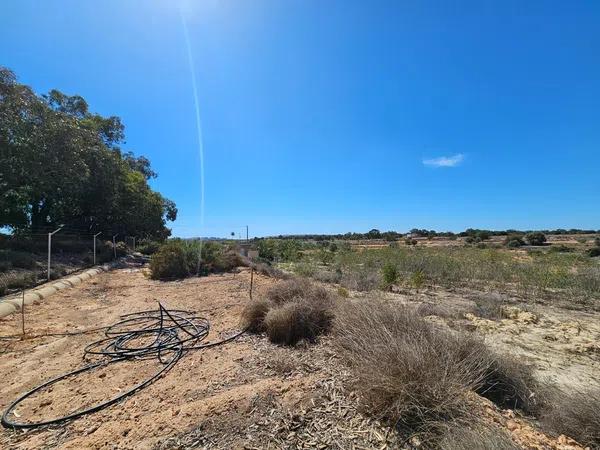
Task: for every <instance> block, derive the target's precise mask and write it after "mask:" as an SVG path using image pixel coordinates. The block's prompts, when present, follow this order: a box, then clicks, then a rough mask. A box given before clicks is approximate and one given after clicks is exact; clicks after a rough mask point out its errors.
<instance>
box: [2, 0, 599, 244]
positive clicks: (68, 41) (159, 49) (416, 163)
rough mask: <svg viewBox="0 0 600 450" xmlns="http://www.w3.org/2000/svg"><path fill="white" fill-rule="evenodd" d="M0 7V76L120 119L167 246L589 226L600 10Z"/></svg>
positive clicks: (21, 1) (540, 5)
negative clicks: (157, 201)
mask: <svg viewBox="0 0 600 450" xmlns="http://www.w3.org/2000/svg"><path fill="white" fill-rule="evenodd" d="M182 8H183V11H184V15H185V17H186V21H187V24H188V28H189V36H190V43H191V48H192V54H193V58H194V67H193V70H194V73H195V75H196V78H197V86H198V101H199V105H200V115H201V120H202V134H203V142H204V151H205V188H206V207H205V212H206V215H205V222H204V226H203V227H201V226H200V220H199V219H200V169H199V156H198V146H197V140H196V139H197V138H196V128H195V126H196V125H195V113H194V99H193V92H192V84H191V77H190V69H189V66H188V59H187V53H186V47H185V38H184V32H183V27H182V22H181V18H180V13H179V8H178V6H177V2H176V1H166V0H163V1H158V0H154V1H151V0H149V1H141V0H140V1H132V0H129V1H122V0H112V1H109V0H106V1H102V2H91V1H89V2H82V1H58V0H57V1H44V2H41V1H34V0H3V2H2V7H1V9H0V23H1V24H2V25H1V26H0V64H2V65H5V66H8V67H9V68H11V69H13V70H14V71H15V72H16V73H17V75H18V76H19V78H20V80H21V81H22V82H24V83H26V84H29V85H31V86H32V87H33V88H34V89H35V90H36V91H37V92H46V91H48V90H50V89H52V88H58V89H60V90H62V91H63V92H65V93H68V94H80V95H82V96H83V97H85V98H86V99H87V101H88V103H89V104H90V106H91V109H92V110H95V111H97V112H99V113H101V114H105V115H112V114H115V115H118V116H120V117H122V119H123V121H124V123H125V125H126V134H127V144H126V145H125V146H124V148H125V149H128V150H133V151H135V152H136V153H138V154H144V155H146V156H147V157H149V158H150V159H151V161H152V164H153V166H154V168H155V170H156V171H157V172H158V173H159V177H158V179H156V180H155V181H153V185H154V187H155V188H156V189H158V190H160V191H161V192H162V193H163V194H164V195H166V196H167V197H169V198H171V199H173V200H174V201H175V202H176V203H177V205H178V207H179V219H178V220H177V222H176V223H175V224H173V232H174V234H175V235H179V236H196V235H199V234H202V235H213V236H224V235H227V234H229V232H231V231H235V232H236V233H239V232H242V231H243V230H244V228H243V227H244V226H245V225H246V224H247V225H249V226H250V235H251V236H255V235H256V236H261V235H270V234H289V233H333V232H347V231H367V230H369V229H371V228H374V227H375V228H379V229H382V230H388V229H394V230H398V231H402V230H407V229H410V228H413V227H418V228H428V229H436V230H455V231H456V230H462V229H464V228H467V227H474V228H493V229H503V228H526V229H531V228H554V227H564V228H571V227H578V228H595V229H598V228H600V208H598V199H599V194H600V176H599V173H600V172H599V169H600V158H599V150H600V122H599V111H600V108H599V106H600V58H599V57H598V55H600V27H599V26H598V24H599V23H600V3H599V2H583V1H581V2H580V1H575V2H564V1H539V2H537V1H527V2H523V1H496V2H490V1H462V2H460V1H459V2H449V1H406V2H405V1H390V2H384V1H374V2H367V1H362V2H355V1H349V0H344V1H334V0H327V1H317V0H269V1H263V0H252V1H250V0H244V1H242V0H239V1H211V0H205V1H202V2H200V1H198V2H187V3H184V4H183V7H182Z"/></svg>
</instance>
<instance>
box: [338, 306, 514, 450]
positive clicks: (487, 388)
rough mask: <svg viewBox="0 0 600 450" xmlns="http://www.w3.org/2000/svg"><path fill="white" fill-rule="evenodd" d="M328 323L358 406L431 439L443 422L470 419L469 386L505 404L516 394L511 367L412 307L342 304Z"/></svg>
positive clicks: (474, 340)
mask: <svg viewBox="0 0 600 450" xmlns="http://www.w3.org/2000/svg"><path fill="white" fill-rule="evenodd" d="M334 329H335V333H334V336H335V339H334V343H335V345H336V347H337V348H338V350H339V353H340V355H341V356H342V357H343V360H344V361H345V362H346V364H347V365H348V366H349V368H350V369H351V372H352V374H353V375H354V377H353V379H354V380H355V381H354V383H353V385H352V388H353V389H354V390H355V391H356V392H357V394H358V396H359V399H360V401H361V405H362V407H363V409H364V410H365V412H366V413H369V414H371V415H374V416H376V417H378V418H380V419H387V420H388V421H389V422H390V423H392V424H394V425H395V426H396V427H397V428H398V429H399V430H400V431H405V432H410V433H421V434H423V436H425V437H426V439H433V440H434V439H436V438H439V436H440V435H442V434H443V432H444V430H446V429H447V427H448V424H449V423H456V424H460V423H466V422H468V421H472V420H473V416H472V414H473V405H472V402H471V400H470V399H472V394H470V392H472V391H475V392H478V393H480V394H481V395H484V396H486V397H488V396H491V395H492V394H493V396H492V397H494V396H497V397H498V398H499V399H501V401H502V403H505V402H506V401H507V399H508V400H513V398H518V399H521V392H522V387H521V384H523V385H525V384H526V382H525V381H523V382H521V380H510V379H509V375H510V374H515V376H516V375H518V373H517V371H516V370H515V371H513V370H512V369H505V368H504V364H505V362H504V360H503V359H500V358H498V357H497V356H496V355H495V354H494V353H493V352H492V351H491V350H490V349H489V348H488V347H487V346H486V345H485V344H484V343H483V342H482V341H480V340H479V339H477V338H475V337H474V336H472V335H466V334H461V333H456V332H451V331H449V330H446V329H444V328H441V327H439V326H438V325H435V324H433V323H431V322H428V321H426V320H424V319H423V318H422V317H421V316H420V315H419V313H418V312H417V311H414V309H410V308H406V307H403V306H400V305H392V304H390V303H386V302H384V301H379V300H377V301H375V300H371V301H364V300H363V301H361V302H348V303H346V304H345V305H344V307H342V308H339V309H338V311H337V314H336V319H335V327H334ZM494 383H499V385H498V386H497V385H496V384H494ZM513 385H514V386H517V387H515V391H517V392H518V393H519V394H518V395H517V394H514V393H513V392H512V391H511V390H510V389H509V387H511V386H513ZM492 400H493V398H492Z"/></svg>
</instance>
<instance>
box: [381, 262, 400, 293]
mask: <svg viewBox="0 0 600 450" xmlns="http://www.w3.org/2000/svg"><path fill="white" fill-rule="evenodd" d="M381 278H382V283H383V288H384V289H390V288H391V287H392V285H394V284H395V283H396V282H397V281H398V278H400V272H399V271H398V267H396V265H395V264H392V263H389V262H388V263H385V264H384V265H383V267H382V268H381Z"/></svg>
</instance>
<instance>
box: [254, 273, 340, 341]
mask: <svg viewBox="0 0 600 450" xmlns="http://www.w3.org/2000/svg"><path fill="white" fill-rule="evenodd" d="M265 301H266V302H267V303H268V304H269V305H272V307H270V308H269V309H268V312H267V313H266V315H265V317H264V321H263V324H264V329H265V331H266V332H267V336H268V337H269V339H270V340H271V342H274V343H277V344H286V345H295V344H296V343H298V342H299V341H300V340H302V339H305V340H307V341H314V340H315V339H316V337H317V336H318V335H320V334H322V333H326V332H327V331H329V328H330V326H331V321H332V320H333V306H334V302H333V298H332V296H331V295H330V294H329V292H328V291H327V290H326V289H325V288H323V287H321V286H317V285H314V284H312V283H310V282H309V281H308V280H306V279H299V278H292V279H289V280H286V281H281V282H279V283H277V284H276V285H275V286H273V287H271V289H269V290H268V291H267V300H265ZM254 308H255V310H254V311H253V312H252V313H253V315H254V316H256V315H260V314H261V313H262V311H264V309H266V308H265V307H264V306H263V307H262V308H259V307H258V306H256V307H254ZM256 310H258V311H256ZM247 314H248V315H249V316H250V314H251V312H250V311H248V313H247Z"/></svg>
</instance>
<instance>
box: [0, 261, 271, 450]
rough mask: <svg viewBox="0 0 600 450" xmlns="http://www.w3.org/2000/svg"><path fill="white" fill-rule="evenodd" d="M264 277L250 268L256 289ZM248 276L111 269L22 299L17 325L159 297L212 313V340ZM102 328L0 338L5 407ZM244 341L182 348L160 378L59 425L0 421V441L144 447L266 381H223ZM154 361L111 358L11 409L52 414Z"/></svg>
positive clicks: (94, 316) (80, 325)
mask: <svg viewBox="0 0 600 450" xmlns="http://www.w3.org/2000/svg"><path fill="white" fill-rule="evenodd" d="M271 283H272V280H271V279H269V278H265V277H262V276H260V275H258V276H256V277H255V287H256V288H257V290H258V291H259V292H260V290H261V289H265V288H266V287H267V286H268V285H270V284H271ZM248 286H249V274H248V273H247V272H242V273H239V274H235V275H233V274H226V275H215V276H211V277H207V278H201V279H188V280H185V281H178V282H169V283H161V282H157V281H152V280H149V279H147V278H146V277H145V276H144V274H143V272H142V270H140V269H123V270H118V271H113V272H110V273H105V274H101V275H99V276H98V277H97V278H95V279H94V280H93V281H88V282H86V283H83V284H82V285H80V286H77V287H75V288H73V289H69V290H65V291H62V292H60V293H58V294H56V295H54V296H52V297H51V298H50V299H48V300H47V301H45V302H43V303H41V304H39V305H34V306H32V307H30V308H29V309H28V310H27V314H26V331H27V333H28V334H29V335H32V336H39V335H43V334H48V333H60V332H74V331H78V330H84V329H91V328H95V327H99V326H103V325H108V324H111V323H113V322H116V321H117V320H119V316H120V315H121V314H127V313H130V312H135V311H141V310H147V309H154V308H156V306H157V301H161V302H162V303H163V304H164V305H165V306H167V307H168V308H180V309H188V310H194V311H197V312H201V314H202V315H204V316H205V317H207V318H208V319H209V320H210V321H211V327H212V329H211V334H210V335H209V340H211V339H213V340H214V339H218V338H219V337H220V336H221V335H226V334H227V333H230V332H232V331H234V330H235V329H237V325H238V324H237V322H238V317H239V311H240V309H241V308H242V307H243V304H244V302H245V301H247V298H248ZM19 321H20V316H19V315H13V316H12V317H10V318H8V319H6V320H3V321H0V336H7V335H12V334H14V333H17V332H18V331H19V330H20V323H19ZM101 336H102V334H101V333H95V334H84V335H76V336H64V337H60V336H59V337H57V336H53V337H42V338H34V339H27V340H24V341H1V345H2V346H3V349H2V350H0V351H1V352H2V355H1V357H0V373H2V375H3V376H2V380H3V383H2V385H0V407H2V408H3V409H4V408H5V407H6V406H7V405H8V403H9V402H10V401H11V400H12V399H14V398H16V397H17V396H18V395H19V394H20V393H22V392H24V391H25V390H27V389H31V388H32V387H34V386H35V385H37V384H38V383H40V382H42V381H44V380H47V379H49V378H51V377H54V376H57V375H59V374H61V373H63V372H65V371H69V370H73V369H75V368H77V367H79V366H80V365H81V364H82V355H83V349H84V347H85V346H86V345H87V344H88V343H90V342H91V341H93V340H96V339H98V338H100V337H101ZM250 350H251V345H250V343H249V342H248V341H244V340H239V341H235V342H232V343H230V344H227V345H224V346H221V347H216V348H212V349H207V350H203V351H195V352H191V353H189V354H187V355H186V356H185V357H184V358H183V359H182V360H180V361H179V362H178V363H177V365H176V366H175V367H174V368H173V369H172V370H171V371H170V372H169V373H168V374H167V375H165V376H164V377H163V378H161V379H159V380H158V381H157V382H155V383H154V384H153V385H151V386H149V387H148V388H146V389H144V390H142V391H141V392H139V393H138V394H136V395H134V396H133V397H130V398H129V399H127V400H125V401H124V402H122V403H120V404H118V405H116V406H113V407H110V408H108V409H106V410H104V411H102V412H99V413H96V414H93V415H91V416H87V417H84V418H82V419H79V420H76V421H74V422H72V423H70V424H68V425H66V426H64V427H56V428H54V429H44V430H41V431H29V432H13V431H8V430H5V429H3V430H2V432H1V434H0V447H2V448H42V447H55V446H58V447H61V448H82V447H90V448H113V446H114V445H115V444H116V443H118V447H119V448H134V447H135V448H149V447H151V446H152V445H153V444H154V443H155V442H156V441H157V438H158V437H161V436H164V435H166V434H169V433H175V432H179V431H183V430H186V429H187V428H189V427H191V426H192V425H194V424H197V423H198V422H199V421H201V419H202V417H206V416H209V415H211V414H212V413H214V412H215V411H219V410H228V409H230V408H233V409H235V408H238V407H239V406H236V405H237V403H238V402H239V401H241V400H244V399H246V398H249V397H250V394H254V393H256V392H260V391H261V390H262V389H265V388H266V387H269V386H270V385H271V384H272V382H271V381H270V380H268V379H267V380H262V381H261V383H259V384H258V385H256V386H253V385H252V384H248V385H246V386H245V385H243V384H242V385H241V386H230V385H231V384H239V383H237V382H235V381H236V378H238V377H239V376H240V374H243V366H244V360H245V358H246V356H247V354H248V353H249V351H250ZM153 365H154V366H156V363H146V362H141V363H135V364H134V363H126V364H120V363H119V364H113V365H111V366H109V367H108V368H107V369H104V370H102V371H99V372H95V373H92V375H90V376H86V377H83V378H80V379H79V380H74V382H72V383H61V384H59V385H56V386H55V388H54V389H53V392H51V393H48V394H46V395H43V396H40V397H38V398H37V402H27V403H26V404H24V405H23V407H24V409H21V408H19V410H17V413H18V414H19V415H20V416H21V418H25V417H27V418H30V419H36V418H41V417H47V418H51V417H56V416H57V415H60V414H63V413H64V412H65V411H66V410H67V409H70V410H73V409H75V408H77V407H79V406H83V405H84V404H87V405H89V404H92V403H93V402H94V400H100V399H106V398H109V397H111V396H114V395H115V394H116V393H118V392H119V391H120V390H122V389H124V388H126V387H127V386H132V385H133V384H134V383H136V382H138V381H140V380H142V379H143V378H144V377H145V376H146V375H147V374H148V373H151V372H153V371H155V369H156V367H152V366H153ZM238 379H239V378H238ZM183 381H185V382H183ZM234 382H235V383H234ZM280 384H281V383H280ZM223 386H225V387H223Z"/></svg>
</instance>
